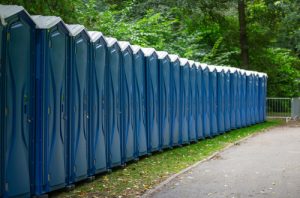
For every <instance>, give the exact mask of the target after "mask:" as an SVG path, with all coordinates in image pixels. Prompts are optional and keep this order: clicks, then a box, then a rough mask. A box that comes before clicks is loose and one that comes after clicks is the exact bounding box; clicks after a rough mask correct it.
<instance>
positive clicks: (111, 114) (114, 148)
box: [105, 37, 123, 168]
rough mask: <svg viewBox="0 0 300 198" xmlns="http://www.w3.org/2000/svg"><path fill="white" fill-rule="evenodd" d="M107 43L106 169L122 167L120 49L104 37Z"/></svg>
mask: <svg viewBox="0 0 300 198" xmlns="http://www.w3.org/2000/svg"><path fill="white" fill-rule="evenodd" d="M105 39H106V43H107V57H108V65H107V70H108V73H107V78H108V79H107V83H108V87H107V97H108V98H107V101H108V102H107V107H108V111H107V115H108V128H107V142H106V143H107V152H108V159H107V163H108V168H113V167H116V166H120V165H122V163H123V162H122V124H121V116H122V108H121V99H122V95H121V89H122V84H121V58H122V57H121V49H120V47H119V45H118V44H117V40H116V39H115V38H110V37H105Z"/></svg>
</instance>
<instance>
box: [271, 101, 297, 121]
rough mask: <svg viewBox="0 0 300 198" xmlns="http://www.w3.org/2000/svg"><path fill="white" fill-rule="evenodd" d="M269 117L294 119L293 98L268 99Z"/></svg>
mask: <svg viewBox="0 0 300 198" xmlns="http://www.w3.org/2000/svg"><path fill="white" fill-rule="evenodd" d="M267 117H268V118H280V119H286V120H289V119H291V118H292V98H267Z"/></svg>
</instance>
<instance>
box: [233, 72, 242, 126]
mask: <svg viewBox="0 0 300 198" xmlns="http://www.w3.org/2000/svg"><path fill="white" fill-rule="evenodd" d="M241 82H242V78H241V70H240V69H237V84H236V100H235V103H236V111H235V113H236V114H235V118H236V127H237V128H241Z"/></svg>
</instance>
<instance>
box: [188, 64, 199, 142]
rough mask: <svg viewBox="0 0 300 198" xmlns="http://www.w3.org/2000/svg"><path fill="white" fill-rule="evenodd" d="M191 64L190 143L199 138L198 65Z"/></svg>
mask: <svg viewBox="0 0 300 198" xmlns="http://www.w3.org/2000/svg"><path fill="white" fill-rule="evenodd" d="M189 64H190V67H189V69H190V81H189V83H190V85H189V92H190V93H189V95H190V102H189V103H190V107H189V138H190V141H192V142H195V141H197V140H198V138H197V136H198V135H197V130H196V117H197V116H196V115H197V108H196V101H197V98H196V93H197V90H196V83H197V82H196V77H197V73H196V64H195V62H194V61H191V60H189Z"/></svg>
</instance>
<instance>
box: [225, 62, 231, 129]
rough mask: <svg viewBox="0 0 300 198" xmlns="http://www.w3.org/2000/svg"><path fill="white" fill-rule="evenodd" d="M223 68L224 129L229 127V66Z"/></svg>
mask: <svg viewBox="0 0 300 198" xmlns="http://www.w3.org/2000/svg"><path fill="white" fill-rule="evenodd" d="M223 70H224V122H225V124H224V125H225V126H224V128H225V131H230V129H231V119H230V116H231V113H230V109H231V107H230V68H229V67H223Z"/></svg>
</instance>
